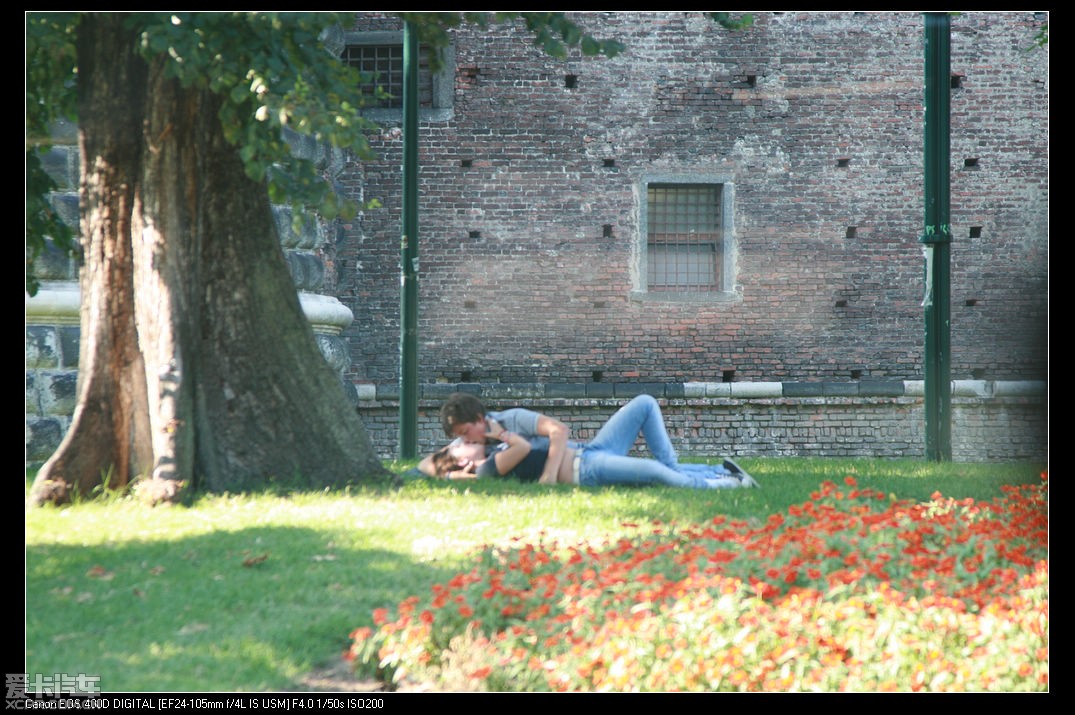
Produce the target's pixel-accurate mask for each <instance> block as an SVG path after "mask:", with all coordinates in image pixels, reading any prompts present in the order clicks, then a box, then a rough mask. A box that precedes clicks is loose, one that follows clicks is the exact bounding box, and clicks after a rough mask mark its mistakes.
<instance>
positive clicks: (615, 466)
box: [418, 395, 758, 489]
mask: <svg viewBox="0 0 1075 715" xmlns="http://www.w3.org/2000/svg"><path fill="white" fill-rule="evenodd" d="M485 426H486V429H485V437H486V439H489V440H493V442H494V447H493V449H492V451H491V452H488V453H487V451H486V444H485V443H484V442H474V441H465V440H463V439H457V440H455V441H453V442H452V443H450V444H448V445H447V446H445V447H443V448H441V449H440V450H438V451H437V452H435V453H433V454H431V455H429V456H427V457H426V458H424V459H423V460H422V461H421V463H419V465H418V470H419V471H421V472H422V473H423V474H426V475H428V476H431V477H437V478H440V479H474V478H477V477H498V476H514V477H516V478H518V479H520V480H521V481H538V479H539V478H540V477H541V474H542V472H543V471H544V469H545V463H546V460H547V459H548V455H549V440H548V438H545V437H531V438H529V439H527V438H525V437H523V436H520V435H518V434H516V433H514V432H509V431H508V430H505V429H504V427H503V426H502V425H501V424H500V423H499V422H497V421H496V420H494V419H491V418H486V419H485ZM639 433H641V434H642V436H643V438H644V439H645V442H646V446H647V447H648V448H649V451H650V453H651V454H653V458H652V459H647V458H643V457H629V456H627V453H628V452H629V451H630V450H631V448H632V447H634V444H635V441H636V440H637V439H638V435H639ZM556 483H558V484H578V485H581V486H604V485H610V484H631V485H647V484H652V485H663V486H671V487H688V488H694V489H734V488H739V487H757V486H758V483H757V482H756V481H754V479H753V478H752V477H751V476H750V475H749V474H747V473H746V472H745V471H743V469H741V468H740V467H739V465H737V464H736V463H735V462H733V461H732V460H730V459H725V460H723V464H720V465H710V464H680V463H679V461H678V459H677V457H676V452H675V449H674V448H673V447H672V442H671V440H670V439H669V438H668V431H667V430H666V429H665V426H664V417H663V415H662V414H661V408H660V405H659V404H658V403H657V400H655V399H654V398H653V397H651V396H649V395H639V396H638V397H635V398H634V399H632V400H631V401H630V402H628V403H627V404H626V405H624V406H623V407H621V408H620V409H619V410H618V411H617V412H616V414H614V415H613V416H612V417H611V418H609V420H608V422H606V423H605V424H604V426H603V427H601V429H600V430H599V431H598V433H597V435H596V436H595V437H594V438H593V440H591V441H590V442H588V443H579V442H568V443H567V454H566V455H565V458H564V459H563V461H562V462H561V464H560V469H559V471H558V472H557V475H556Z"/></svg>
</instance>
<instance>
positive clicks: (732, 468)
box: [724, 457, 761, 488]
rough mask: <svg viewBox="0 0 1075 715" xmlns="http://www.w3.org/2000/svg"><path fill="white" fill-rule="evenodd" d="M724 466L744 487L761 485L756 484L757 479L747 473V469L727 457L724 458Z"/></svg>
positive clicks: (758, 486)
mask: <svg viewBox="0 0 1075 715" xmlns="http://www.w3.org/2000/svg"><path fill="white" fill-rule="evenodd" d="M724 468H725V469H727V470H728V471H729V472H731V473H732V474H733V475H735V477H736V478H737V479H738V480H739V481H740V482H742V483H743V486H744V487H753V488H760V487H761V485H760V484H758V482H757V481H755V479H754V477H752V476H750V475H749V474H747V471H746V470H745V469H743V468H742V467H740V466H739V465H738V464H736V463H735V462H733V461H732V460H730V459H728V458H727V457H725V458H724Z"/></svg>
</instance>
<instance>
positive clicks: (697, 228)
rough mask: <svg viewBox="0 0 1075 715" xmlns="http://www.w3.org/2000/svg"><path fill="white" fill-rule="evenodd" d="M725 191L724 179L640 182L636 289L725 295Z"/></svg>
mask: <svg viewBox="0 0 1075 715" xmlns="http://www.w3.org/2000/svg"><path fill="white" fill-rule="evenodd" d="M731 191H732V187H731V184H730V183H729V182H725V181H709V180H706V179H705V178H699V177H653V178H652V179H650V180H648V181H645V182H644V195H645V202H644V205H643V208H642V217H643V219H644V220H643V222H642V224H641V225H642V226H644V227H645V235H644V236H642V237H640V243H639V249H640V250H639V258H640V260H639V271H638V275H637V279H636V292H638V293H643V294H648V295H649V296H650V297H654V298H663V299H676V298H680V299H706V298H727V297H729V295H730V294H731V292H732V289H733V286H734V280H733V277H732V271H733V270H734V265H735V264H734V256H733V255H732V245H731V240H730V237H731V213H732V210H731Z"/></svg>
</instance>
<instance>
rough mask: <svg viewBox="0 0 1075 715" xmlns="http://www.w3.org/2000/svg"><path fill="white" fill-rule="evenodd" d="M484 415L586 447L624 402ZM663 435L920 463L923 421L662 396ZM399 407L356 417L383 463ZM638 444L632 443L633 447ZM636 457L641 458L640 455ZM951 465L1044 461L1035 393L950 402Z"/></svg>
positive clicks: (750, 449) (833, 402) (696, 449)
mask: <svg viewBox="0 0 1075 715" xmlns="http://www.w3.org/2000/svg"><path fill="white" fill-rule="evenodd" d="M484 401H485V404H486V406H487V407H488V408H489V409H504V408H508V407H516V406H526V407H528V408H531V409H535V410H537V411H539V412H543V413H545V414H548V415H552V416H554V417H557V418H558V419H560V420H561V421H563V422H564V423H565V424H567V425H568V426H569V427H570V428H571V434H572V438H575V439H581V440H586V439H589V438H591V437H593V435H594V434H595V433H596V432H597V430H598V429H600V427H601V425H603V424H604V423H605V421H606V420H607V419H608V418H609V416H611V415H612V413H613V412H615V411H616V409H617V408H619V407H620V406H621V405H623V404H624V403H625V402H626V399H624V398H619V399H617V398H604V399H593V398H532V399H526V400H523V401H520V399H519V398H517V397H491V398H488V399H485V400H484ZM441 402H442V401H441V400H425V399H423V400H421V401H420V403H419V410H418V431H417V436H418V445H419V453H420V454H428V453H430V452H432V451H433V450H435V449H437V448H439V447H441V446H443V445H444V444H445V443H446V442H447V438H446V437H445V435H444V432H443V430H442V429H441V427H440V421H439V418H438V410H439V408H440V405H441ZM660 402H661V407H662V411H663V413H664V416H665V422H666V424H667V426H668V432H669V436H670V437H671V438H672V442H673V444H674V445H675V447H676V449H677V450H678V451H679V452H680V454H681V455H691V456H731V457H735V456H749V457H845V458H846V457H864V458H870V459H878V458H880V459H885V458H903V459H922V458H923V457H924V456H925V422H924V420H925V418H924V413H923V403H922V399H921V397H915V396H900V397H875V396H855V397H835V396H827V397H825V396H822V397H776V398H758V399H749V398H662V399H661V400H660ZM398 410H399V405H398V402H396V401H394V400H391V399H388V400H368V401H362V402H360V403H359V414H360V415H361V417H362V420H363V423H364V424H365V426H366V430H367V432H368V433H369V435H370V438H371V440H372V441H373V444H374V445H375V447H376V449H377V450H378V452H379V453H380V454H381V455H382V456H383V457H384V458H385V459H391V458H393V457H395V456H396V455H397V454H398V453H397V451H396V450H397V445H398V430H399V422H398V417H399V415H398ZM639 446H641V442H640V443H639ZM638 454H644V451H639V452H638ZM952 459H953V461H955V462H987V461H1022V460H1030V461H1039V462H1041V463H1042V464H1045V463H1046V462H1047V459H1048V419H1047V414H1046V407H1045V397H1044V395H1043V394H1034V395H1009V396H994V397H986V398H983V397H954V398H953V400H952Z"/></svg>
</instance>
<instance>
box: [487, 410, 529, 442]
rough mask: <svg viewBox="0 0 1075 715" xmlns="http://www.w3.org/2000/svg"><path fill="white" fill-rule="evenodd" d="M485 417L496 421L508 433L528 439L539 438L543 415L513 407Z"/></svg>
mask: <svg viewBox="0 0 1075 715" xmlns="http://www.w3.org/2000/svg"><path fill="white" fill-rule="evenodd" d="M485 416H486V417H487V418H489V419H493V420H496V421H497V422H498V423H500V425H501V426H503V428H504V429H506V430H507V431H508V432H514V433H515V434H517V435H519V436H521V437H525V438H526V439H530V438H531V437H537V436H538V433H537V428H538V418H539V417H541V414H540V413H538V412H534V411H533V410H527V409H524V408H522V407H513V408H511V409H510V410H503V411H502V412H489V413H486V415H485Z"/></svg>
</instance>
